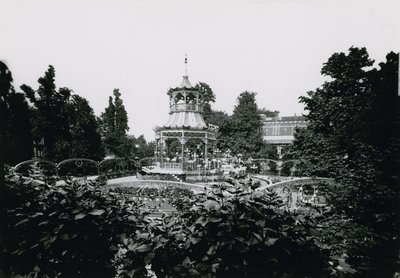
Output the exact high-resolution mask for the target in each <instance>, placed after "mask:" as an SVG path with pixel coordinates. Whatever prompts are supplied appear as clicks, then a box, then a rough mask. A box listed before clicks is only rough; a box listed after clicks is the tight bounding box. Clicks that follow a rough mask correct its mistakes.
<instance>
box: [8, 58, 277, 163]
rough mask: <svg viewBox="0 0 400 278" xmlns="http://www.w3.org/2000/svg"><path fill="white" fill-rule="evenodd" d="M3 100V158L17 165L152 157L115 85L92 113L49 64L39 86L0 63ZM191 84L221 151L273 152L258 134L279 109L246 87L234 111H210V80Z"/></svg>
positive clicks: (151, 144) (150, 146)
mask: <svg viewBox="0 0 400 278" xmlns="http://www.w3.org/2000/svg"><path fill="white" fill-rule="evenodd" d="M0 67H1V69H0V75H1V76H0V79H1V86H2V89H1V101H2V103H1V105H2V110H1V113H2V117H1V120H2V153H3V154H4V155H3V159H4V162H5V163H6V164H8V165H15V164H16V163H18V162H21V161H24V160H28V159H30V158H32V157H33V156H41V157H43V158H45V159H47V160H50V161H55V162H58V161H61V160H64V159H67V158H74V157H75V158H77V157H84V158H92V159H95V160H101V159H103V158H104V157H105V156H106V155H114V156H117V157H130V158H139V159H140V158H144V157H150V156H153V152H154V142H147V141H146V140H145V138H144V136H143V135H141V136H139V137H138V138H136V137H134V136H129V135H128V134H127V132H128V131H129V126H128V115H127V112H126V110H125V107H124V104H123V100H122V98H121V93H120V91H119V90H118V89H114V91H113V95H112V96H110V97H109V103H108V106H107V107H106V108H105V110H104V112H103V113H102V114H101V115H100V116H99V117H96V115H95V114H94V111H93V109H92V108H91V106H90V104H89V102H88V101H87V100H86V99H85V98H83V97H81V96H79V95H78V94H76V93H74V92H73V90H71V89H69V88H66V87H63V88H57V86H56V80H55V78H56V74H55V69H54V67H53V66H49V68H48V70H47V71H46V72H45V73H44V75H43V76H42V77H40V78H39V79H38V86H37V88H33V87H31V86H28V85H25V84H24V85H22V86H21V87H20V89H21V90H20V91H17V90H16V89H15V88H14V86H13V78H12V74H11V72H10V70H9V69H8V68H7V66H6V65H5V64H4V63H1V62H0ZM195 88H196V89H197V90H199V91H200V92H201V93H202V94H203V96H204V100H205V102H206V103H205V108H204V118H205V121H206V122H207V123H209V124H214V125H217V126H219V132H218V133H219V134H218V138H219V140H218V145H217V147H218V148H219V149H220V150H221V151H226V150H228V149H229V150H230V151H231V152H232V154H233V155H235V154H239V153H240V154H242V155H243V156H244V157H250V156H253V157H257V156H263V155H268V156H269V157H275V156H276V151H275V148H272V147H269V146H267V145H266V144H265V143H264V142H263V139H262V132H261V130H262V123H261V118H260V114H266V115H267V116H277V115H278V113H279V112H277V111H268V110H265V109H259V108H258V106H257V104H256V100H255V96H256V93H254V92H248V91H245V92H243V93H242V94H240V96H239V97H238V99H237V105H236V106H235V108H234V111H233V114H232V115H228V114H227V113H225V112H223V111H216V110H213V109H212V107H211V103H212V102H215V94H214V92H213V91H212V89H211V88H210V86H209V85H207V84H206V83H203V82H199V83H198V84H197V85H196V86H195Z"/></svg>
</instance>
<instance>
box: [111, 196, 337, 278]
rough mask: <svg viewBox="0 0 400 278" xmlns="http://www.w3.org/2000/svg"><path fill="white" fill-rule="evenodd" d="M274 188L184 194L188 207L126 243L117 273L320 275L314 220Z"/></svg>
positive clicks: (323, 263) (321, 256)
mask: <svg viewBox="0 0 400 278" xmlns="http://www.w3.org/2000/svg"><path fill="white" fill-rule="evenodd" d="M280 204H281V203H280V200H279V198H278V197H277V196H276V195H275V194H274V193H272V192H269V193H266V194H262V193H260V194H252V193H250V192H245V191H243V190H242V189H240V188H231V189H228V190H224V189H223V190H221V189H215V190H213V191H210V192H208V193H205V194H201V195H198V196H196V197H195V198H193V199H187V203H186V212H184V213H182V214H181V215H179V216H174V217H171V218H169V217H167V218H164V219H162V220H161V221H156V222H154V223H153V224H151V225H149V229H148V231H147V232H145V233H142V234H140V235H139V237H138V238H137V239H135V240H130V241H128V242H127V243H126V245H125V246H124V249H125V251H124V252H123V254H122V255H121V256H120V257H119V263H120V264H121V266H122V265H123V267H122V269H121V272H120V275H121V277H130V276H132V275H133V276H135V277H136V276H137V277H141V276H143V275H145V274H146V273H147V272H148V270H147V269H146V268H145V265H147V264H151V271H154V272H155V274H156V275H157V277H323V276H328V275H329V274H330V272H331V270H330V267H329V263H328V259H329V257H328V256H327V254H326V253H324V251H322V249H321V248H319V247H318V246H317V245H316V244H315V241H314V240H315V237H314V236H313V229H314V228H315V226H316V223H315V221H314V220H313V219H312V217H310V216H304V215H303V216H301V217H300V216H297V215H293V214H291V213H289V212H286V211H284V210H282V209H280V208H279V207H280Z"/></svg>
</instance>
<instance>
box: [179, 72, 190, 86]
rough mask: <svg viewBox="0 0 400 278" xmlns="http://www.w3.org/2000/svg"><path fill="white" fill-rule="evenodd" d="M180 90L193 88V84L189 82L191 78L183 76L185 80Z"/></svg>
mask: <svg viewBox="0 0 400 278" xmlns="http://www.w3.org/2000/svg"><path fill="white" fill-rule="evenodd" d="M179 88H182V89H184V88H193V86H192V84H190V82H189V76H187V75H184V76H183V80H182V83H181V85H180V86H179Z"/></svg>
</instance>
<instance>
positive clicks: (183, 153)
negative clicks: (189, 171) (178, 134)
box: [179, 133, 187, 171]
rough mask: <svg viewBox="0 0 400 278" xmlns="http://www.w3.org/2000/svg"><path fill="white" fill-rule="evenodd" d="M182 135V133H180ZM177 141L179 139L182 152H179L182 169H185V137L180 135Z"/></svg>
mask: <svg viewBox="0 0 400 278" xmlns="http://www.w3.org/2000/svg"><path fill="white" fill-rule="evenodd" d="M182 134H183V133H182ZM182 136H183V135H182ZM179 141H180V143H181V147H182V152H181V158H182V171H184V169H185V145H186V142H187V139H185V138H183V137H182V138H181V139H180V140H179Z"/></svg>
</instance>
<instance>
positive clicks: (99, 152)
mask: <svg viewBox="0 0 400 278" xmlns="http://www.w3.org/2000/svg"><path fill="white" fill-rule="evenodd" d="M68 107H69V111H68V114H69V122H70V123H72V124H71V127H70V133H71V143H70V145H71V146H72V147H71V148H70V153H69V156H70V157H87V158H94V159H97V160H99V159H102V158H103V157H104V150H103V148H102V144H101V136H100V133H99V126H98V123H97V121H96V116H95V115H94V112H93V109H92V107H90V105H89V102H88V101H87V100H86V99H84V98H83V97H80V96H78V95H72V96H71V101H70V103H69V106H68Z"/></svg>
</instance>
